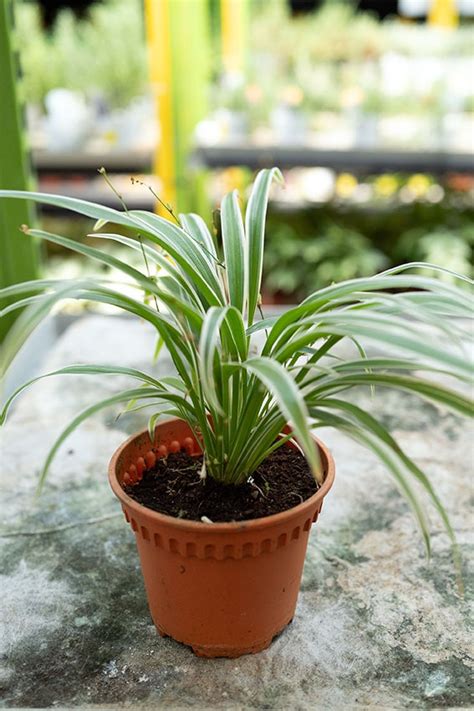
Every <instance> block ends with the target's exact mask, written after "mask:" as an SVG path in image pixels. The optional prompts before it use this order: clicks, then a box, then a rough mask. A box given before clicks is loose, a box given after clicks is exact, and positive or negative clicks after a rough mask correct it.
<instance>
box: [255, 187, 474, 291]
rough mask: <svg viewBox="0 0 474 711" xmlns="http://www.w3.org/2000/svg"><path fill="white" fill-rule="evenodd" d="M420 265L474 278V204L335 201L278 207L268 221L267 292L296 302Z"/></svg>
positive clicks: (453, 200) (454, 198)
mask: <svg viewBox="0 0 474 711" xmlns="http://www.w3.org/2000/svg"><path fill="white" fill-rule="evenodd" d="M387 177H388V176H387ZM394 179H395V178H394ZM379 180H380V178H379ZM414 225H416V227H414ZM421 260H424V261H427V262H431V263H433V264H438V265H441V266H443V267H446V268H447V269H452V270H453V271H457V272H461V273H463V274H466V275H468V276H471V277H472V276H474V269H473V260H474V207H473V206H472V204H471V205H470V204H469V203H468V202H467V201H464V200H461V199H460V198H459V196H457V195H456V194H454V195H448V196H447V198H446V199H445V200H443V201H441V202H439V203H437V204H430V203H427V202H425V201H421V200H420V201H414V202H412V203H410V204H402V203H400V202H396V201H394V200H384V201H382V200H381V201H380V202H379V204H377V203H376V202H371V203H370V204H369V205H363V206H358V205H354V204H352V203H349V202H344V201H339V202H337V201H332V202H328V203H326V204H324V205H321V206H320V207H311V208H307V209H302V210H296V211H291V212H283V211H277V210H275V209H274V210H273V211H272V212H271V214H270V215H269V218H268V228H267V243H266V254H265V265H264V283H265V291H266V293H267V294H274V295H276V296H277V297H278V298H281V299H283V300H295V299H296V297H298V298H301V297H304V296H307V295H308V294H309V293H311V292H312V291H314V290H315V289H318V288H320V287H322V286H326V285H328V284H330V283H331V282H333V281H337V280H339V279H348V278H352V277H356V276H369V275H371V274H374V273H375V272H377V271H378V270H380V269H384V268H388V267H390V266H395V265H397V264H402V263H404V262H411V261H421Z"/></svg>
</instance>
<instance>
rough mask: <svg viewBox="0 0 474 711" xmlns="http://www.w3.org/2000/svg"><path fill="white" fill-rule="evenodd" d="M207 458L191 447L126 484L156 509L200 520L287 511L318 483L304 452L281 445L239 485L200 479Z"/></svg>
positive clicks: (142, 501) (127, 489) (245, 517)
mask: <svg viewBox="0 0 474 711" xmlns="http://www.w3.org/2000/svg"><path fill="white" fill-rule="evenodd" d="M201 467H202V457H190V456H189V455H188V454H186V453H185V452H177V453H176V454H169V455H168V457H167V459H166V460H164V459H159V460H158V461H157V463H156V465H155V467H154V468H153V469H150V470H149V471H147V472H145V473H144V474H143V479H142V480H141V481H140V482H138V483H137V484H134V485H133V486H126V487H124V490H125V492H126V493H127V494H128V495H129V496H130V497H131V498H132V499H135V501H138V503H140V504H142V505H143V506H147V507H148V508H149V509H153V511H159V512H160V513H163V514H167V515H168V516H174V517H175V518H185V519H190V520H192V521H200V520H201V518H202V517H203V516H205V517H207V518H208V519H210V520H211V521H213V522H218V521H220V522H224V521H244V520H249V519H253V518H260V517H263V516H270V514H275V513H279V512H280V511H286V509H290V508H292V507H293V506H297V505H298V504H300V503H301V502H302V501H304V500H305V499H308V498H309V497H310V496H312V495H313V494H314V493H315V491H316V490H317V488H318V486H317V484H316V482H315V480H314V477H313V476H312V474H311V471H310V468H309V466H308V464H307V462H306V459H305V458H304V457H303V455H302V454H300V452H298V451H296V450H294V449H290V448H289V447H281V448H280V449H277V450H276V451H275V452H273V454H271V455H270V456H269V457H267V459H266V460H265V461H264V462H262V464H261V465H260V466H259V467H258V469H257V470H256V471H255V472H254V474H253V475H252V479H251V481H249V482H247V483H245V484H240V485H239V486H234V485H232V484H230V485H229V484H221V483H219V482H216V481H215V480H214V479H212V478H211V477H207V478H206V479H205V480H204V482H202V481H201V480H200V479H199V472H200V470H201Z"/></svg>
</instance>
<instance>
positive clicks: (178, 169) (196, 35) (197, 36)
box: [145, 0, 210, 217]
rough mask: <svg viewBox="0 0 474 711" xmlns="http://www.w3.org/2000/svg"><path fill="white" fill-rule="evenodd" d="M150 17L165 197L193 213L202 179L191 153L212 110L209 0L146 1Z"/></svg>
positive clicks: (178, 208) (159, 170)
mask: <svg viewBox="0 0 474 711" xmlns="http://www.w3.org/2000/svg"><path fill="white" fill-rule="evenodd" d="M145 17H146V24H147V34H148V44H149V48H150V70H151V79H152V84H153V89H154V92H155V96H156V101H157V109H158V111H157V115H158V119H159V122H160V129H161V140H160V143H159V147H158V151H157V155H156V158H155V169H156V173H157V175H158V177H159V178H160V179H161V181H162V189H161V195H160V198H161V199H162V200H163V202H164V203H166V204H169V205H171V207H172V208H173V210H174V212H175V213H176V212H178V211H179V212H190V211H193V210H195V209H196V200H197V186H198V184H199V178H198V177H197V176H196V174H195V173H196V171H193V170H192V169H191V167H190V165H189V154H190V151H191V150H192V148H193V136H194V130H195V128H196V125H197V123H198V122H199V121H200V120H201V119H203V118H204V116H205V115H206V113H207V110H208V106H207V93H208V82H209V69H210V51H209V27H208V24H209V8H208V0H145ZM160 212H161V213H162V214H163V215H166V217H169V214H168V213H166V212H165V211H163V210H161V209H160Z"/></svg>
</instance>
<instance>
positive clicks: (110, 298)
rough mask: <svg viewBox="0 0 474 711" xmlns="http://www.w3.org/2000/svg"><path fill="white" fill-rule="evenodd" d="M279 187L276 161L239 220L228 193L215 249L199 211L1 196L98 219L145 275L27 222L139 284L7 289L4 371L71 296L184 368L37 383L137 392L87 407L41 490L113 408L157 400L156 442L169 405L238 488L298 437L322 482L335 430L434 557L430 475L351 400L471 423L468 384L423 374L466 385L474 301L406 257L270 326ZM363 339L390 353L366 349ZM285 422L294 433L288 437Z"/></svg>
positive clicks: (46, 283) (214, 468) (209, 469)
mask: <svg viewBox="0 0 474 711" xmlns="http://www.w3.org/2000/svg"><path fill="white" fill-rule="evenodd" d="M274 178H275V179H277V180H280V179H281V174H280V172H279V171H278V170H277V169H275V168H274V169H272V170H262V171H261V172H260V173H259V174H258V175H257V177H256V180H255V182H254V184H253V186H252V189H251V192H250V197H249V200H248V203H247V206H246V210H245V215H244V216H243V215H242V211H241V206H240V203H239V198H238V195H237V192H236V191H234V192H232V193H230V194H228V195H226V196H225V197H224V198H223V200H222V204H221V209H220V230H219V232H220V235H221V240H222V249H221V248H220V246H219V247H218V246H217V245H216V242H215V239H214V238H213V236H212V235H211V233H210V232H209V230H208V228H207V227H206V224H205V222H204V221H203V219H201V217H199V216H198V215H195V214H186V215H179V216H175V215H174V214H173V213H171V218H172V219H165V218H164V217H160V216H158V215H156V214H152V213H149V212H145V211H140V210H128V209H126V207H125V206H124V209H123V211H122V210H114V209H110V208H107V207H104V206H101V205H98V204H94V203H91V202H86V201H83V200H78V199H74V198H68V197H62V196H56V195H49V194H43V193H31V192H30V193H25V192H17V191H0V197H3V198H21V199H28V200H33V201H36V202H40V203H43V204H48V205H54V206H57V207H61V208H67V209H69V210H72V211H73V212H76V213H79V214H81V215H84V216H86V217H89V218H93V219H95V220H96V224H95V236H96V237H98V238H100V239H103V240H107V241H109V242H110V241H112V242H118V243H120V244H121V245H125V246H126V247H127V248H129V249H130V250H132V251H139V252H141V253H142V255H143V257H144V268H143V270H142V271H140V270H138V269H136V268H134V267H132V266H130V265H129V264H128V263H127V262H126V261H122V260H119V259H118V258H117V257H115V256H113V255H112V254H110V253H108V252H107V251H104V250H102V249H97V248H95V247H92V246H88V245H85V244H82V243H78V242H75V241H72V240H70V239H68V238H67V237H63V236H59V235H56V234H51V233H48V232H44V231H42V230H38V229H28V228H27V227H26V226H23V228H22V229H23V230H24V231H25V232H27V233H28V234H30V235H33V236H34V237H36V238H38V239H42V240H47V241H50V242H53V243H56V244H60V245H62V246H63V247H68V248H70V249H71V250H73V251H75V252H78V253H79V254H82V255H86V256H87V257H89V258H91V259H93V260H97V261H99V262H101V263H102V264H105V265H108V266H110V267H113V268H116V269H118V270H120V272H122V273H123V274H124V276H126V277H127V278H129V279H131V281H132V282H133V285H134V289H135V291H136V294H135V296H130V295H128V294H125V293H124V291H123V288H122V287H123V284H122V283H120V282H118V281H116V280H107V279H106V278H100V277H94V278H90V279H75V280H44V279H43V280H41V279H40V280H36V281H29V282H26V283H23V284H17V285H14V286H10V287H8V288H6V289H3V290H2V291H1V292H0V298H1V299H4V300H6V301H7V300H8V305H7V306H5V308H4V309H3V311H2V312H1V315H6V314H7V313H9V312H10V311H12V310H15V309H21V310H22V311H21V314H20V315H19V317H18V319H17V320H16V322H15V325H14V326H13V328H12V330H11V332H10V334H9V337H8V339H7V340H6V342H5V345H4V355H3V368H4V369H5V368H6V367H7V366H8V364H9V363H10V362H11V360H12V359H13V357H14V355H15V353H16V352H17V351H18V349H19V348H20V346H21V345H22V344H23V342H24V341H25V339H26V338H27V336H28V334H29V333H31V331H32V330H33V329H34V328H35V326H36V325H37V324H38V323H39V322H40V321H41V319H43V318H44V317H45V316H46V315H47V314H48V313H49V312H50V311H51V309H52V308H53V307H54V306H55V305H56V304H57V303H58V302H59V301H61V300H62V299H65V298H68V299H71V298H73V299H84V300H87V301H95V302H102V303H106V304H110V305H113V306H116V307H118V308H119V309H122V310H123V311H126V312H129V313H131V314H134V315H135V316H138V317H139V318H141V319H144V320H145V321H148V322H149V323H150V324H151V325H152V326H153V327H154V328H155V329H156V331H157V335H158V342H159V344H160V345H161V344H164V346H166V348H167V349H168V351H169V353H170V355H171V358H172V360H173V363H174V365H175V368H176V375H174V376H170V377H163V378H159V379H158V378H156V377H155V376H154V375H152V374H150V373H149V372H142V371H139V370H136V369H134V368H128V367H117V366H111V365H107V364H97V365H70V366H68V367H64V368H60V369H59V370H56V371H54V372H51V373H47V374H45V375H42V376H40V377H42V378H44V377H49V376H52V375H74V374H88V375H98V376H99V377H101V378H102V377H104V376H106V375H114V374H121V375H123V374H125V375H128V376H130V377H131V378H132V379H134V380H135V381H136V387H133V388H129V389H127V390H124V391H122V392H118V393H117V394H116V395H113V396H112V397H108V398H107V399H105V400H102V401H101V402H96V403H94V404H92V405H91V406H90V407H88V408H87V409H86V410H84V411H83V412H81V413H80V414H79V415H77V417H76V418H75V419H74V420H73V421H72V422H71V423H70V424H69V425H68V426H67V427H66V428H65V429H64V431H63V432H62V433H61V434H60V435H59V437H58V438H57V440H56V442H55V444H54V445H53V447H52V449H51V451H50V453H49V455H48V457H47V459H46V462H45V465H44V468H43V470H42V473H41V476H40V485H41V484H42V483H43V482H44V479H45V477H46V474H47V471H48V469H49V467H50V464H51V461H52V459H53V457H54V455H55V453H56V452H57V450H58V448H59V447H60V445H61V444H62V442H63V441H64V440H65V438H66V437H67V436H68V435H69V434H70V433H71V432H72V431H73V430H74V428H76V427H77V426H78V425H79V424H80V423H81V422H82V421H83V420H85V419H86V418H88V417H90V416H91V415H93V414H94V413H96V412H97V411H98V410H100V409H102V408H106V407H109V406H112V405H116V404H117V403H130V402H133V403H134V406H135V407H141V406H143V405H147V406H150V407H152V415H151V417H150V419H149V430H150V436H152V434H153V431H154V426H155V423H156V420H157V417H159V416H160V415H161V414H163V413H164V412H166V413H167V414H173V415H176V416H178V417H180V418H182V419H183V420H185V421H186V422H187V423H189V425H190V427H191V428H192V430H193V431H194V433H195V435H196V437H197V439H198V440H199V441H200V442H201V444H202V449H203V452H204V459H203V471H202V476H209V477H213V478H214V479H215V480H217V481H219V482H222V483H224V484H228V485H238V484H240V483H242V482H245V481H246V480H247V479H248V478H249V476H250V475H251V474H252V472H254V471H255V469H256V468H257V467H258V466H259V464H260V463H261V462H262V461H263V460H264V459H265V458H266V457H268V455H269V454H270V453H271V452H273V451H274V450H276V449H277V448H278V447H280V446H282V444H284V443H285V442H286V441H287V440H288V439H289V438H290V437H292V438H294V439H295V440H296V442H297V443H298V444H299V446H300V448H301V450H302V451H303V453H304V454H305V456H306V458H307V461H308V463H309V466H310V467H311V470H312V472H313V474H314V476H315V478H316V480H317V481H318V482H321V481H322V478H323V476H324V473H323V471H322V469H321V463H320V461H319V459H318V454H317V451H316V449H315V447H314V445H313V441H312V439H311V436H310V432H311V430H312V429H314V428H318V427H326V426H331V427H335V428H337V429H338V430H341V431H342V432H345V433H347V434H348V435H349V436H351V437H352V438H354V439H355V440H356V441H357V442H359V443H362V444H363V445H365V446H366V447H368V448H369V449H371V450H372V451H373V452H374V453H375V454H376V455H377V456H378V457H379V458H380V460H382V462H383V463H384V464H385V465H386V467H387V469H388V471H389V472H390V473H391V474H392V475H393V477H394V479H395V481H396V483H397V484H398V486H399V488H400V489H401V491H402V492H403V494H404V495H405V497H406V498H407V500H408V502H409V503H410V505H411V507H412V508H413V511H414V513H415V516H416V519H417V521H418V523H419V525H420V528H421V531H422V533H423V536H424V540H425V543H426V546H427V548H428V550H429V527H428V523H427V518H426V515H425V512H424V508H423V504H422V501H421V499H420V497H419V495H418V494H417V493H416V485H415V486H414V482H417V484H419V485H421V487H422V488H423V489H424V490H425V491H426V492H427V494H428V497H429V498H430V499H431V501H432V503H433V504H434V507H435V508H436V509H437V512H438V513H439V515H440V517H441V519H442V521H443V522H444V524H445V526H446V528H447V531H448V533H449V535H450V536H451V538H452V539H453V540H454V533H453V530H452V528H451V525H450V522H449V520H448V517H447V514H446V511H445V509H444V508H443V505H442V503H441V501H440V499H439V498H438V496H437V495H436V493H435V491H434V489H433V487H432V485H431V483H430V481H429V479H428V478H427V476H426V475H425V474H424V472H423V471H421V470H420V468H419V467H418V466H417V465H416V463H415V462H414V461H413V460H412V459H410V458H409V457H408V456H407V455H406V454H405V453H404V452H403V451H402V449H401V448H400V447H399V446H398V444H397V443H396V442H395V440H394V439H393V437H392V436H391V434H390V433H389V432H388V431H387V429H386V428H385V427H384V426H383V424H382V423H381V422H380V421H379V420H377V419H376V418H374V417H373V416H372V415H371V414H370V412H367V411H365V410H363V409H362V408H360V407H358V406H357V405H355V404H353V403H352V402H350V401H348V400H347V399H346V398H345V397H344V395H343V393H346V391H347V390H349V389H350V388H354V387H358V386H370V387H372V388H374V387H375V386H377V387H378V388H379V387H380V388H396V389H398V390H403V391H408V392H410V393H414V394H415V395H418V396H420V397H422V398H426V399H428V400H430V401H432V402H434V403H439V404H440V405H442V406H446V407H448V408H451V409H452V410H454V411H456V412H458V413H461V414H463V415H467V414H472V405H471V402H470V401H469V400H468V399H467V398H466V397H464V395H463V394H462V393H461V392H460V391H459V388H458V389H450V388H448V387H446V386H445V385H441V384H439V383H438V382H436V380H430V379H425V378H424V377H420V376H419V373H421V372H422V371H424V372H425V373H426V374H428V375H432V376H433V375H436V374H442V375H443V376H446V375H448V376H452V378H454V379H457V380H458V381H461V382H464V381H469V378H470V376H471V364H470V362H469V359H468V357H467V356H466V354H465V353H464V350H463V347H464V346H463V337H464V336H465V335H466V333H467V331H465V330H464V329H465V322H464V321H463V318H464V317H470V316H471V307H472V301H471V296H470V295H469V294H468V293H467V292H466V290H465V289H461V288H459V287H458V286H456V285H453V284H448V283H446V282H443V281H442V280H437V279H433V278H427V277H423V276H418V275H410V274H408V273H407V272H408V271H409V270H410V269H412V268H419V267H420V266H422V265H420V264H418V263H413V264H408V265H405V266H404V267H398V268H396V269H391V270H388V271H385V272H383V273H381V274H378V275H376V276H373V277H370V278H359V279H351V280H349V281H343V282H341V283H337V284H332V285H330V286H327V287H325V288H322V289H320V290H318V291H316V292H315V293H313V294H311V295H310V296H309V297H308V298H306V299H305V300H304V301H303V302H302V303H300V304H299V305H297V306H295V307H293V308H290V309H289V310H288V311H286V312H285V313H283V314H282V315H280V316H272V317H271V318H263V317H261V314H259V310H260V307H259V302H260V285H261V280H262V263H263V250H264V235H265V218H266V210H267V203H268V196H269V190H270V186H271V182H272V180H273V179H274ZM108 223H113V224H118V225H122V226H125V227H127V228H129V229H130V230H131V231H132V233H134V234H135V235H136V236H135V238H132V237H125V236H123V235H118V234H115V233H113V232H103V231H101V230H102V229H103V228H104V226H105V225H106V224H108ZM430 268H431V269H437V267H435V266H432V265H430ZM438 269H440V268H438ZM441 271H442V270H441ZM458 279H459V280H463V279H464V280H466V279H465V277H461V276H459V277H458ZM12 298H15V299H16V301H15V302H14V303H11V300H12ZM25 307H26V308H25ZM341 341H351V342H352V343H353V344H355V346H356V348H355V349H354V352H355V353H356V355H354V356H353V357H352V356H351V357H350V358H348V359H341V358H340V356H339V352H335V348H336V346H338V344H340V342H341ZM362 342H363V343H372V344H375V345H376V346H377V349H378V352H382V353H383V352H384V351H386V353H385V354H383V355H377V356H375V357H373V356H371V355H367V354H366V352H365V350H364V348H363V346H362ZM413 371H416V375H414V374H413ZM38 379H39V378H35V379H34V380H31V381H29V382H28V383H25V384H24V385H23V386H22V387H20V388H19V389H18V390H17V391H16V392H15V393H13V395H11V396H10V397H9V399H8V400H7V402H6V404H5V406H4V408H3V411H2V413H1V416H0V417H1V419H0V422H3V421H4V420H5V417H6V414H7V411H8V409H9V407H10V405H11V403H12V401H13V400H14V398H15V397H16V396H17V395H18V394H19V393H20V392H21V391H22V390H23V389H24V388H26V387H28V386H29V385H31V383H33V382H35V381H36V380H38ZM285 424H289V425H290V428H291V434H283V431H284V426H285Z"/></svg>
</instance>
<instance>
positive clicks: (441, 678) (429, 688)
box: [424, 669, 450, 698]
mask: <svg viewBox="0 0 474 711" xmlns="http://www.w3.org/2000/svg"><path fill="white" fill-rule="evenodd" d="M449 679H450V677H449V676H448V675H447V674H445V673H444V671H443V670H442V669H438V670H437V671H434V672H433V673H432V674H430V675H429V677H428V680H427V682H426V685H425V691H424V694H425V696H427V697H428V698H430V697H431V696H439V694H442V693H443V692H444V691H445V690H446V686H447V685H448V682H449Z"/></svg>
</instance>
